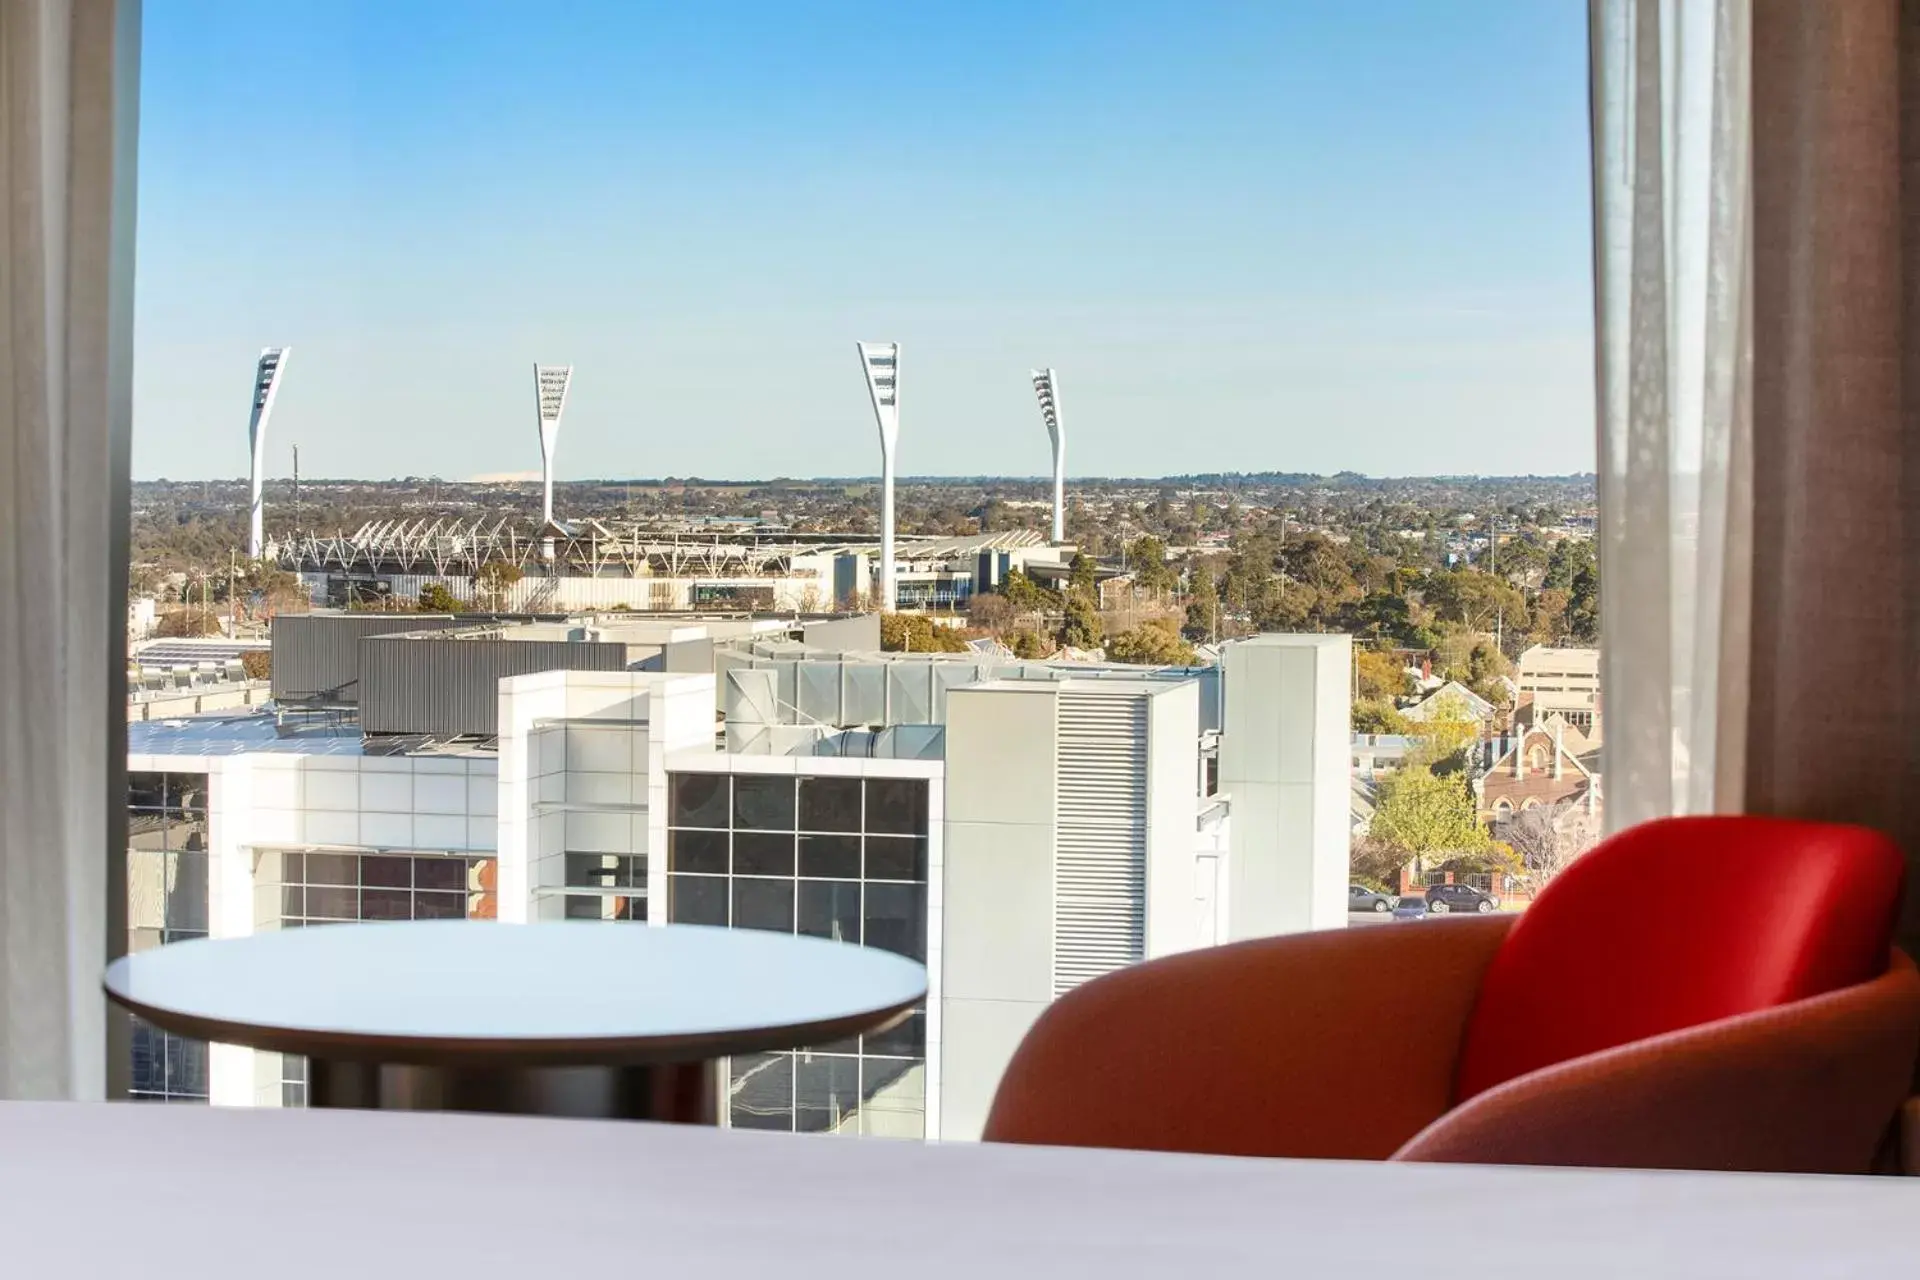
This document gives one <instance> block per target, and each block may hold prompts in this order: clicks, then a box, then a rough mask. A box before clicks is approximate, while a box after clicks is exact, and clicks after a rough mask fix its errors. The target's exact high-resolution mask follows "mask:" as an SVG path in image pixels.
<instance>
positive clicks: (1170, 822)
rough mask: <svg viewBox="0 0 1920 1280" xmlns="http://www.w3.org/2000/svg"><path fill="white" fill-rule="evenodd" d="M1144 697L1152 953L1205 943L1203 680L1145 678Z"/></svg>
mask: <svg viewBox="0 0 1920 1280" xmlns="http://www.w3.org/2000/svg"><path fill="white" fill-rule="evenodd" d="M1142 683H1143V686H1144V687H1145V689H1147V690H1148V691H1149V696H1148V699H1147V867H1146V880H1147V884H1146V889H1147V938H1146V943H1147V947H1146V949H1147V958H1149V959H1151V958H1153V957H1154V956H1164V955H1172V954H1173V953H1174V952H1176V951H1188V950H1191V949H1192V948H1193V947H1195V946H1198V945H1199V943H1200V936H1201V929H1200V921H1199V917H1198V912H1199V906H1198V903H1197V901H1196V897H1195V879H1194V876H1195V867H1196V860H1195V852H1196V838H1197V837H1196V833H1195V826H1196V823H1197V821H1198V818H1199V812H1200V797H1199V784H1198V779H1197V777H1196V776H1195V775H1196V773H1197V772H1198V771H1197V770H1196V769H1195V768H1194V762H1195V760H1196V758H1197V749H1198V744H1199V741H1200V687H1199V685H1197V684H1194V683H1192V682H1190V681H1189V682H1183V683H1180V684H1160V685H1158V686H1154V685H1146V684H1145V682H1142Z"/></svg>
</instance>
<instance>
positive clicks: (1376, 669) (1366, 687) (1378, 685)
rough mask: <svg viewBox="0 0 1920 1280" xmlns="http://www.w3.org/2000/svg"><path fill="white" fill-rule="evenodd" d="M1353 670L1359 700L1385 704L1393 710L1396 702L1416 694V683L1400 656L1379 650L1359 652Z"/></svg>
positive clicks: (1355, 651)
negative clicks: (1413, 693)
mask: <svg viewBox="0 0 1920 1280" xmlns="http://www.w3.org/2000/svg"><path fill="white" fill-rule="evenodd" d="M1353 668H1354V692H1355V695H1356V696H1357V697H1360V698H1363V699H1368V700H1371V701H1375V702H1384V703H1386V704H1387V705H1388V706H1389V707H1390V706H1392V705H1393V700H1394V699H1395V698H1402V697H1405V696H1406V695H1407V694H1408V693H1409V692H1411V690H1412V685H1413V682H1412V680H1411V678H1409V677H1408V675H1407V664H1406V663H1405V662H1402V661H1401V660H1400V655H1399V654H1396V653H1386V652H1383V651H1382V650H1379V649H1355V650H1354V651H1353Z"/></svg>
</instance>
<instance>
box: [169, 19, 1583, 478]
mask: <svg viewBox="0 0 1920 1280" xmlns="http://www.w3.org/2000/svg"><path fill="white" fill-rule="evenodd" d="M1585 42H1586V32H1585V6H1584V5H1581V4H1578V3H1575V0H1513V2H1511V3H1495V2H1493V0H1473V2H1472V3H1458V2H1455V0H1429V2H1427V3H1393V2H1389V0H1369V2H1368V3H1363V4H1345V3H1335V2H1334V0H1325V2H1324V3H1309V2H1307V0H1253V2H1251V3H1244V4H1216V3H1203V2H1201V0H1166V2H1165V3H1145V2H1133V0H1085V2H1079V3H1066V2H1061V3H1045V2H1039V3H1036V2H1035V0H1027V2H1026V3H1002V2H1000V0H965V2H964V3H963V2H961V0H953V2H952V3H946V4H934V3H927V4H920V3H903V2H900V0H896V2H895V3H893V4H891V5H882V4H876V3H868V4H840V3H814V2H812V0H783V2H768V0H734V2H732V3H726V4H688V3H684V0H682V2H679V3H654V2H652V0H610V2H605V3H602V2H599V0H548V2H547V3H544V4H534V3H512V4H509V3H499V2H494V0H439V2H438V3H428V2H426V0H376V2H369V3H361V2H359V0H307V2H301V0H284V2H282V3H276V4H272V5H261V4H258V3H257V2H246V3H240V2H234V3H227V2H225V0H219V2H216V0H167V2H165V3H159V4H150V5H148V6H147V8H146V33H145V48H144V52H143V67H142V75H143V87H142V102H141V108H142V109H141V145H140V197H139V198H140V210H139V220H140V222H139V245H138V264H139V265H138V276H137V283H136V291H137V292H136V297H137V321H136V323H137V326H138V334H137V348H136V350H137V368H136V376H135V387H134V423H135V435H134V474H135V475H136V476H138V477H143V478H151V477H157V476H168V477H173V478H199V477H203V476H237V475H243V474H244V473H245V471H246V437H245V409H246V403H247V394H248V392H249V390H250V385H251V376H252V365H253V361H254V358H255V357H256V355H257V354H258V352H259V349H260V348H261V347H262V346H266V345H279V344H290V345H292V346H293V348H294V356H293V358H292V361H291V362H290V364H289V367H288V371H287V374H286V380H285V383H284V385H283V388H282V391H281V394H280V398H279V403H278V406H277V408H276V410H275V418H274V421H273V431H272V441H271V445H270V451H269V459H270V471H271V472H272V474H274V475H284V474H286V473H287V471H288V470H289V469H290V464H291V446H292V445H293V444H294V443H298V444H299V445H300V451H301V471H302V474H303V475H306V476H312V477H319V476H363V477H370V478H378V477H385V476H396V475H410V474H412V475H439V476H444V477H448V478H466V477H473V476H480V475H490V474H503V473H512V472H522V471H529V470H534V469H537V468H538V466H539V446H538V438H537V432H536V426H535V422H534V416H533V388H532V375H531V365H532V363H533V362H534V361H535V360H541V361H547V362H562V363H564V362H571V363H573V364H574V365H575V366H576V367H577V371H576V374H575V379H574V387H573V391H572V394H571V397H570V399H569V401H568V406H567V415H566V421H565V424H564V427H563V429H562V434H561V438H560V445H559V450H558V469H559V473H560V475H561V477H562V478H563V479H585V478H592V477H630V476H661V475H701V476H707V477H714V478H731V479H740V478H754V477H768V476H775V475H788V476H811V475H865V474H872V473H873V472H874V471H875V470H876V468H877V466H878V461H877V444H876V442H875V433H874V427H873V421H872V414H871V410H870V409H869V407H868V404H867V399H866V393H865V389H864V386H863V383H862V381H861V376H860V371H859V366H858V363H857V361H856V357H855V354H854V347H853V344H854V341H855V340H856V339H861V338H865V339H875V340H884V339H895V340H898V341H900V342H901V343H902V344H903V352H902V358H901V366H902V369H901V410H902V428H901V444H900V467H901V471H902V472H903V473H904V474H909V475H920V474H981V473H991V474H1038V473H1040V472H1041V471H1043V470H1044V469H1045V467H1046V465H1047V445H1046V435H1045V431H1044V429H1043V428H1042V426H1041V423H1040V420H1039V415H1038V412H1037V411H1036V409H1035V407H1034V404H1033V398H1032V390H1031V387H1030V386H1029V384H1028V382H1027V377H1026V375H1027V370H1028V369H1029V368H1030V367H1033V366H1035V365H1044V364H1051V365H1053V366H1055V367H1056V368H1057V369H1058V370H1059V377H1060V382H1061V398H1062V406H1063V410H1064V412H1065V415H1066V417H1067V420H1068V429H1069V453H1068V458H1069V467H1070V469H1071V470H1072V471H1073V472H1076V473H1079V474H1098V475H1159V474H1166V473H1175V472H1191V471H1216V470H1249V471H1251V470H1289V471H1292V470H1304V471H1334V470H1339V469H1352V470H1357V471H1364V472H1368V473H1371V474H1376V475H1402V474H1424V473H1459V472H1476V471H1477V472H1497V473H1512V472H1528V471H1535V472H1566V471H1575V470H1589V469H1591V467H1592V465H1593V407H1592V406H1593V391H1592V372H1591V362H1592V355H1591V332H1592V316H1591V294H1590V284H1589V264H1590V261H1591V256H1590V253H1591V251H1590V243H1589V230H1588V228H1589V217H1590V214H1589V200H1588V183H1587V159H1586V68H1585V58H1586V43H1585Z"/></svg>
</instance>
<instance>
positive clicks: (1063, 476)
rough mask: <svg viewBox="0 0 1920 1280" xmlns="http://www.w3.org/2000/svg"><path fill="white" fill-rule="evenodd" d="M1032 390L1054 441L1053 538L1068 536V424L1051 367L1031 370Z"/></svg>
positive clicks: (1065, 537) (1059, 540) (1048, 437)
mask: <svg viewBox="0 0 1920 1280" xmlns="http://www.w3.org/2000/svg"><path fill="white" fill-rule="evenodd" d="M1033 394H1034V395H1035V396H1037V397H1039V400H1040V420H1041V421H1042V422H1045V423H1046V424H1047V439H1049V440H1051V441H1053V541H1054V542H1055V543H1061V542H1065V541H1066V540H1067V427H1066V424H1065V423H1063V422H1062V421H1060V379H1059V378H1058V377H1057V376H1055V374H1054V372H1053V370H1051V369H1035V370H1034V371H1033Z"/></svg>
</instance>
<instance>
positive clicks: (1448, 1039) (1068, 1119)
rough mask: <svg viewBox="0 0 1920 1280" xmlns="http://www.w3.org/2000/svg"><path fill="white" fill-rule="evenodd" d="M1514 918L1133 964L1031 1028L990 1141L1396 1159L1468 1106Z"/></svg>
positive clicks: (1440, 923)
mask: <svg viewBox="0 0 1920 1280" xmlns="http://www.w3.org/2000/svg"><path fill="white" fill-rule="evenodd" d="M1510 924H1511V920H1510V919H1509V918H1505V917H1500V918H1495V917H1482V918H1472V919H1461V920H1436V921H1430V922H1423V923H1420V924H1414V925H1386V926H1379V927H1361V928H1355V929H1350V930H1329V931H1325V932H1320V933H1304V934H1292V935H1288V936H1285V937H1278V938H1261V939H1257V940H1254V941H1251V942H1241V943H1235V944H1233V945H1230V946H1224V947H1213V948H1209V949H1207V950H1203V951H1191V952H1186V953H1184V954H1181V955H1176V956H1169V957H1166V958H1164V959H1160V960H1153V961H1149V962H1147V963H1145V964H1139V965H1134V966H1132V967H1130V968H1127V969H1122V970H1120V971H1119V972H1117V973H1112V974H1108V975H1107V976H1105V977H1103V978H1099V979H1097V980H1095V981H1093V982H1089V983H1087V984H1086V985H1084V986H1082V987H1079V988H1077V989H1075V990H1074V991H1072V992H1069V993H1068V994H1067V995H1065V996H1062V997H1061V998H1060V999H1059V1000H1057V1001H1056V1002H1054V1004H1053V1005H1051V1006H1050V1007H1049V1008H1048V1009H1047V1011H1046V1012H1045V1013H1044V1014H1042V1015H1041V1017H1040V1019H1039V1021H1038V1022H1036V1023H1035V1024H1034V1026H1033V1028H1032V1030H1030V1031H1029V1032H1028V1033H1027V1037H1026V1039H1025V1040H1024V1041H1023V1042H1022V1043H1021V1045H1020V1048H1019V1049H1018V1050H1017V1051H1016V1052H1015V1054H1014V1057H1013V1060H1012V1062H1010V1063H1009V1064H1008V1066H1007V1071H1006V1075H1005V1076H1004V1077H1003V1078H1002V1080H1001V1082H1000V1089H999V1092H998V1093H997V1094H996V1095H995V1097H994V1102H993V1109H992V1111H991V1113H990V1114H989V1115H988V1117H987V1124H986V1131H985V1134H984V1136H985V1138H986V1139H987V1140H988V1141H990V1142H1024V1143H1042V1144H1050V1145H1056V1146H1081V1147H1131V1148H1137V1149H1143V1150H1158V1151H1192V1152H1204V1153H1209V1154H1218V1155H1248V1156H1298V1157H1314V1158H1328V1159H1384V1158H1385V1157H1387V1156H1388V1155H1391V1154H1392V1153H1393V1152H1394V1151H1395V1150H1396V1149H1397V1148H1399V1147H1400V1146H1401V1145H1402V1144H1403V1143H1405V1142H1406V1141H1407V1139H1409V1138H1411V1137H1412V1136H1413V1135H1414V1134H1416V1133H1418V1132H1419V1131H1420V1130H1421V1129H1422V1128H1424V1127H1425V1126H1426V1125H1428V1124H1429V1123H1431V1122H1432V1121H1433V1120H1434V1119H1435V1118H1436V1117H1438V1116H1439V1115H1440V1114H1441V1113H1443V1112H1444V1111H1445V1110H1446V1109H1447V1107H1448V1106H1449V1104H1450V1103H1451V1101H1452V1091H1453V1074H1454V1063H1455V1059H1456V1058H1457V1057H1458V1056H1459V1051H1460V1040H1461V1035H1462V1032H1463V1030H1464V1028H1465V1025H1466V1020H1467V1015H1468V1013H1469V1012H1470V1011H1471V1010H1472V1008H1473V1002H1474V998H1475V996H1476V994H1477V992H1478V990H1479V986H1480V979H1481V975H1482V974H1484V973H1485V971H1486V968H1487V965H1488V963H1489V962H1490V961H1491V960H1492V958H1493V953H1494V951H1495V950H1496V949H1498V947H1499V945H1500V942H1501V939H1503V938H1504V937H1505V936H1506V933H1507V929H1508V927H1509V925H1510Z"/></svg>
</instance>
